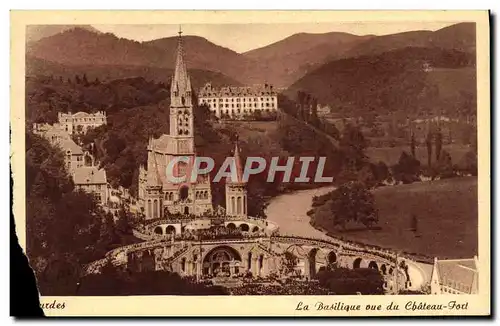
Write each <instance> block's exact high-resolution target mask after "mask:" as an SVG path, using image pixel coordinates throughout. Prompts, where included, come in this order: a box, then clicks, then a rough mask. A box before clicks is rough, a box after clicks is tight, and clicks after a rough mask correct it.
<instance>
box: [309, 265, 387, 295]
mask: <svg viewBox="0 0 500 326" xmlns="http://www.w3.org/2000/svg"><path fill="white" fill-rule="evenodd" d="M316 278H317V279H318V281H319V284H320V285H321V286H323V287H326V288H328V289H329V290H330V291H332V292H334V293H335V294H337V295H349V294H351V295H352V294H357V293H362V294H384V278H383V276H382V275H381V274H380V272H379V271H378V270H376V269H373V268H356V269H348V268H337V269H332V270H327V269H324V270H321V271H319V272H318V274H317V275H316Z"/></svg>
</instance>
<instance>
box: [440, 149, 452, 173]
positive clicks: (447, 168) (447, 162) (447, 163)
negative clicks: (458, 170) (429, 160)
mask: <svg viewBox="0 0 500 326" xmlns="http://www.w3.org/2000/svg"><path fill="white" fill-rule="evenodd" d="M437 173H438V175H439V176H440V177H441V178H451V177H453V176H455V172H454V171H453V162H452V161H451V155H450V154H449V153H448V152H447V151H442V153H441V156H440V158H439V161H438V163H437Z"/></svg>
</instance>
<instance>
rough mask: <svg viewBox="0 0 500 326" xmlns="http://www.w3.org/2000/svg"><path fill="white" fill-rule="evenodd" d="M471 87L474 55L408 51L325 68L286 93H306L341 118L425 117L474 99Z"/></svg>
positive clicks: (449, 51)
mask: <svg viewBox="0 0 500 326" xmlns="http://www.w3.org/2000/svg"><path fill="white" fill-rule="evenodd" d="M426 63H427V64H428V65H429V67H430V69H429V70H427V71H426V70H425V69H424V64H426ZM475 88H476V76H475V57H474V55H473V54H470V53H466V52H460V51H456V50H443V49H438V48H412V47H409V48H404V49H400V50H396V51H390V52H385V53H382V54H377V55H370V56H362V57H358V58H349V59H343V60H337V61H333V62H330V63H327V64H325V65H323V66H321V67H319V68H318V69H316V70H314V71H313V72H311V73H309V74H307V75H306V76H304V77H303V78H301V79H300V80H298V81H297V82H296V83H294V84H293V85H292V86H290V87H289V88H288V89H287V91H286V94H287V95H288V96H289V97H291V98H295V96H296V94H297V92H298V91H305V92H307V93H310V94H311V95H312V96H314V97H316V98H318V102H319V103H320V104H323V105H326V104H328V105H330V106H331V107H332V108H334V109H335V111H336V112H341V113H342V114H344V115H345V116H351V115H362V114H364V113H367V112H377V114H386V113H390V112H401V113H403V114H408V113H412V114H413V113H415V114H424V113H426V111H429V110H434V109H435V108H436V107H439V108H440V109H441V110H442V112H444V113H450V114H452V113H453V112H454V110H457V108H460V107H462V106H463V105H464V103H469V102H471V101H470V99H471V98H475ZM471 109H473V108H471Z"/></svg>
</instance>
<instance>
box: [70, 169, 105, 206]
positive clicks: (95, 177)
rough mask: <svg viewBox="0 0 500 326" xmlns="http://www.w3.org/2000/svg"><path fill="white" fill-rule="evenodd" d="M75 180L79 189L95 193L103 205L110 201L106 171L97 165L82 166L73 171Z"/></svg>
mask: <svg viewBox="0 0 500 326" xmlns="http://www.w3.org/2000/svg"><path fill="white" fill-rule="evenodd" d="M72 177H73V182H74V183H75V187H76V188H77V189H81V190H83V191H85V192H88V193H91V194H94V196H95V197H96V199H97V201H98V202H99V203H100V204H101V205H106V204H107V202H108V198H109V194H108V185H107V179H106V171H105V170H104V169H99V168H98V167H96V166H82V167H80V168H77V169H75V170H74V171H73V174H72Z"/></svg>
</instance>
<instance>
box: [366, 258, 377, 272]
mask: <svg viewBox="0 0 500 326" xmlns="http://www.w3.org/2000/svg"><path fill="white" fill-rule="evenodd" d="M368 268H373V269H376V270H379V269H378V265H377V262H375V261H374V260H372V261H371V262H370V263H369V264H368Z"/></svg>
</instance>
